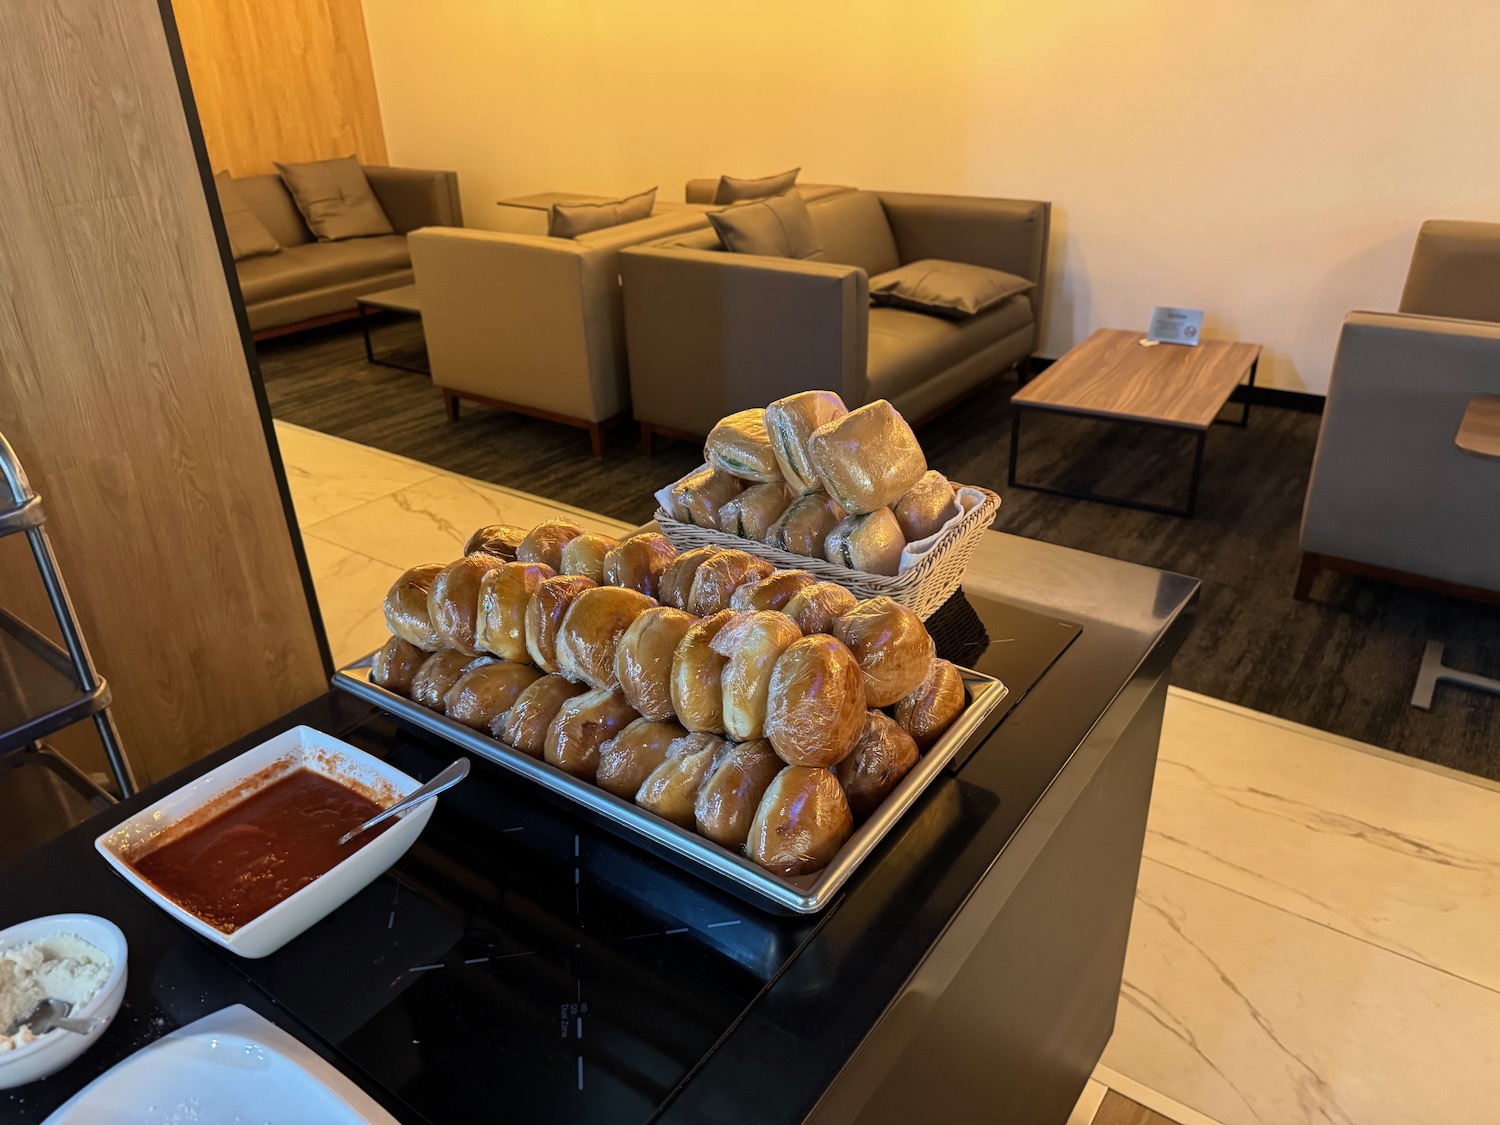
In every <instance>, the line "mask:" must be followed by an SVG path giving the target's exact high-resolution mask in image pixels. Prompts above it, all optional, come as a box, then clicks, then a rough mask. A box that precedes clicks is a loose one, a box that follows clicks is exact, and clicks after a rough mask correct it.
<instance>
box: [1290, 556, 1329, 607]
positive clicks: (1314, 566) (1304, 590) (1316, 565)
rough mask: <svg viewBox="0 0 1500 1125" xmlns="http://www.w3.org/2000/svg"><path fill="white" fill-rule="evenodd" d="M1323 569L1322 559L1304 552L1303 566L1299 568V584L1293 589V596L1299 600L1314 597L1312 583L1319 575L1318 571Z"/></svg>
mask: <svg viewBox="0 0 1500 1125" xmlns="http://www.w3.org/2000/svg"><path fill="white" fill-rule="evenodd" d="M1322 569H1323V561H1322V559H1321V558H1320V557H1319V556H1317V555H1314V554H1312V553H1310V552H1308V551H1303V552H1302V566H1301V567H1300V568H1299V569H1298V570H1297V585H1296V587H1295V588H1294V589H1293V590H1292V597H1294V598H1296V599H1297V600H1298V601H1299V602H1305V601H1307V600H1308V599H1309V598H1311V597H1312V585H1313V581H1314V579H1316V578H1317V577H1318V571H1320V570H1322Z"/></svg>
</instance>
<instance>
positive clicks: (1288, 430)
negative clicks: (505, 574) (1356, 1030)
mask: <svg viewBox="0 0 1500 1125" xmlns="http://www.w3.org/2000/svg"><path fill="white" fill-rule="evenodd" d="M375 335H376V348H377V352H382V351H384V350H386V349H390V350H391V354H392V355H396V356H404V357H405V358H406V359H407V361H408V362H409V361H410V360H411V359H412V358H413V357H414V356H418V355H420V334H419V329H418V328H417V326H416V324H415V322H412V321H386V322H382V323H380V324H379V325H378V326H377V328H376V333H375ZM260 362H261V370H262V373H263V375H264V378H265V384H266V389H267V393H268V395H269V397H270V402H271V410H272V413H273V414H274V415H275V417H277V418H281V419H284V420H286V421H288V422H293V423H296V424H298V425H301V426H307V427H309V428H311V429H316V430H321V431H323V432H325V433H330V434H335V435H337V436H339V437H343V438H348V439H350V440H352V441H357V442H361V443H363V444H365V445H371V446H375V447H376V448H379V449H384V450H387V451H389V452H392V453H398V454H401V455H403V456H406V457H412V458H415V459H417V460H420V461H424V462H427V463H429V464H433V465H437V466H439V467H441V468H444V469H448V470H451V471H453V472H457V473H463V474H466V475H468V476H473V477H478V478H480V479H482V480H488V481H492V482H494V483H496V484H503V485H508V486H510V487H512V488H518V489H522V490H524V491H527V492H531V493H535V494H537V495H541V496H546V497H550V498H552V499H555V500H559V501H563V502H565V503H569V504H574V505H577V506H579V507H582V508H587V509H590V510H593V511H597V512H601V513H603V514H605V515H609V516H613V517H615V518H616V519H621V520H628V521H632V522H644V521H646V520H649V519H650V518H651V514H652V512H653V510H654V508H655V502H654V501H653V500H652V498H651V492H652V490H653V489H655V488H657V487H659V486H660V485H661V484H663V483H665V482H667V481H670V480H673V479H675V478H676V477H678V476H680V475H682V474H683V473H685V472H687V471H688V470H690V469H692V468H694V467H695V466H697V465H698V464H699V463H700V461H701V451H700V450H699V449H697V448H695V447H692V446H689V445H686V444H684V443H675V442H665V443H663V445H662V448H661V449H659V450H658V452H657V454H656V456H655V457H653V458H649V459H648V458H646V457H644V456H642V455H641V453H640V452H639V450H638V447H637V445H636V433H635V430H634V427H630V426H625V427H620V428H619V429H617V430H616V431H614V432H613V433H611V434H610V435H609V440H608V443H607V446H606V455H605V457H604V458H603V460H602V461H599V460H595V459H594V458H592V457H590V456H589V445H588V437H587V436H586V435H585V434H584V433H583V431H581V430H572V429H568V428H566V427H563V426H558V425H554V424H551V423H547V422H539V421H534V420H532V419H529V418H524V417H520V416H517V415H511V414H505V413H502V412H499V411H494V410H488V409H485V408H482V407H475V406H470V405H467V404H466V405H465V407H464V412H463V416H462V417H461V418H460V420H459V421H458V422H457V423H452V424H450V423H449V422H447V421H446V420H445V418H444V416H443V407H442V402H441V398H440V396H439V395H438V393H437V392H436V391H435V390H434V389H433V387H432V386H431V384H430V382H429V381H428V380H427V379H426V378H425V377H423V376H421V375H416V374H411V373H409V372H405V371H397V370H392V369H389V368H384V367H372V366H371V365H369V364H368V363H366V362H365V359H364V352H363V347H362V345H361V343H360V338H359V331H358V329H357V328H348V327H336V328H333V329H328V330H324V331H322V332H318V333H309V334H305V335H302V336H299V337H292V338H290V339H288V340H282V341H270V342H268V343H266V344H263V345H261V348H260ZM1014 389H1015V384H1014V383H1013V382H999V383H996V384H993V385H992V386H991V387H990V388H988V389H987V390H986V391H985V392H983V393H982V394H980V395H978V396H976V397H974V398H972V399H970V400H968V401H967V402H966V403H965V404H964V405H963V406H962V407H961V408H959V409H956V410H954V411H952V412H950V413H949V414H947V415H946V416H944V417H942V418H940V419H938V420H937V421H935V422H933V423H932V424H930V425H928V426H926V427H924V428H923V429H922V431H921V432H920V434H919V436H920V437H921V439H922V444H923V446H924V448H925V449H926V452H927V456H928V460H929V462H930V463H931V464H932V465H933V467H935V468H938V469H940V470H942V471H943V472H944V473H946V474H947V475H949V476H950V477H952V478H953V479H955V480H960V481H965V482H970V483H974V484H982V485H985V486H987V487H989V488H993V489H995V490H996V491H999V492H1000V493H1001V494H1002V495H1003V496H1004V498H1005V502H1004V505H1003V506H1002V508H1001V510H1000V516H999V519H998V520H997V521H996V524H995V527H996V528H997V529H998V530H1001V531H1006V532H1010V533H1013V534H1016V535H1026V536H1030V537H1032V538H1035V539H1041V540H1045V541H1047V542H1051V543H1059V544H1063V545H1066V546H1069V547H1076V548H1078V549H1080V550H1085V551H1092V552H1095V553H1097V554H1102V555H1110V556H1113V557H1115V558H1121V559H1128V560H1130V561H1131V562H1137V563H1144V564H1146V565H1148V566H1154V567H1162V568H1165V569H1167V570H1175V571H1179V572H1181V573H1183V574H1191V575H1195V576H1196V577H1198V578H1200V579H1202V581H1203V592H1202V601H1201V604H1200V607H1199V614H1198V624H1197V627H1196V629H1195V630H1194V632H1193V634H1192V636H1191V637H1190V638H1189V639H1188V641H1187V644H1186V647H1185V648H1184V649H1183V651H1182V654H1181V655H1180V656H1179V657H1178V658H1177V663H1176V669H1175V674H1174V681H1175V682H1176V683H1177V684H1179V685H1181V686H1182V687H1184V688H1187V689H1189V690H1192V691H1196V692H1201V693H1202V694H1204V695H1210V696H1214V697H1216V698H1219V699H1224V700H1229V701H1230V702H1233V703H1238V704H1240V705H1242V706H1245V707H1249V708H1252V709H1253V710H1256V711H1263V712H1267V713H1269V714H1272V715H1279V716H1281V717H1283V718H1286V719H1290V720H1292V721H1294V722H1298V723H1305V724H1307V725H1308V726H1313V727H1318V728H1320V729H1322V730H1326V731H1331V732H1333V733H1335V734H1340V735H1344V736H1346V737H1349V738H1354V739H1358V740H1360V741H1361V742H1368V743H1373V744H1374V745H1376V746H1382V747H1385V748H1386V749H1389V750H1395V751H1398V752H1400V753H1403V754H1409V755H1412V756H1413V757H1417V758H1423V759H1426V760H1428V761H1432V762H1438V763H1441V764H1442V765H1445V766H1451V767H1454V768H1456V769H1461V770H1465V771H1468V772H1470V773H1474V774H1479V775H1481V776H1484V777H1488V778H1491V779H1494V780H1500V697H1496V696H1489V695H1483V694H1479V693H1475V692H1470V691H1465V690H1462V689H1458V688H1454V687H1452V686H1442V687H1439V689H1438V693H1437V698H1436V701H1435V704H1434V706H1433V709H1432V710H1431V711H1430V712H1424V711H1420V710H1418V709H1416V708H1415V707H1412V706H1411V704H1410V698H1411V692H1412V687H1413V684H1414V681H1415V678H1416V674H1417V667H1418V665H1419V663H1420V661H1421V657H1422V650H1423V646H1424V644H1425V643H1426V641H1427V640H1428V639H1429V638H1432V639H1438V640H1441V641H1443V642H1444V643H1445V644H1446V646H1447V651H1446V653H1445V662H1446V663H1447V664H1449V665H1452V666H1455V667H1459V668H1464V669H1467V670H1470V671H1475V672H1480V673H1482V674H1485V675H1489V676H1500V609H1497V608H1493V607H1485V606H1479V605H1475V604H1472V603H1469V602H1465V601H1461V600H1459V599H1455V598H1449V597H1446V596H1443V595H1440V594H1433V593H1427V592H1424V591H1419V590H1409V589H1405V588H1402V587H1398V586H1393V585H1388V584H1385V583H1381V582H1375V581H1370V580H1365V579H1358V578H1348V577H1342V576H1333V575H1325V576H1324V577H1323V578H1322V579H1321V580H1320V581H1319V583H1318V585H1317V586H1316V587H1315V589H1314V599H1315V601H1314V602H1313V603H1311V604H1307V603H1300V602H1297V601H1294V600H1293V599H1292V596H1291V590H1292V583H1293V580H1294V578H1295V577H1296V573H1297V564H1298V558H1299V554H1298V547H1297V535H1298V523H1299V521H1300V519H1301V515H1302V498H1303V494H1304V491H1305V490H1306V487H1307V475H1308V470H1309V467H1310V466H1311V464H1312V457H1313V451H1314V449H1315V447H1316V445H1317V436H1318V418H1317V416H1316V415H1313V414H1309V413H1303V412H1299V411H1294V410H1286V409H1277V408H1271V407H1265V406H1257V407H1255V408H1254V410H1253V411H1252V414H1251V420H1250V426H1249V428H1248V429H1246V430H1240V429H1235V428H1233V427H1229V426H1216V427H1215V428H1214V429H1213V430H1212V431H1211V432H1210V434H1209V438H1208V450H1207V455H1206V459H1205V464H1204V470H1203V483H1202V488H1201V491H1200V493H1199V498H1198V515H1197V518H1195V519H1191V520H1186V519H1180V518H1177V517H1173V516H1165V515H1155V514H1151V513H1147V512H1138V511H1129V510H1125V509H1121V508H1115V507H1111V506H1109V505H1105V504H1098V503H1090V502H1087V501H1080V500H1070V499H1063V498H1059V497H1052V496H1045V495H1040V494H1038V493H1034V492H1027V491H1023V490H1020V489H1007V488H1006V487H1005V480H1006V460H1007V457H1008V455H1009V449H1010V405H1009V399H1010V395H1011V392H1012V391H1013V390H1014ZM1230 409H1231V410H1232V411H1233V410H1237V409H1238V407H1231V408H1230ZM1191 462H1192V448H1191V439H1189V438H1187V437H1185V436H1183V435H1176V434H1172V433H1169V432H1166V431H1149V430H1144V429H1142V428H1140V427H1131V426H1120V425H1115V424H1110V423H1101V422H1094V421H1087V420H1083V419H1067V418H1060V417H1046V416H1028V418H1027V420H1026V423H1025V428H1024V429H1023V432H1022V456H1021V477H1022V479H1025V480H1040V481H1044V482H1046V483H1050V484H1058V485H1062V486H1065V487H1072V488H1088V489H1096V490H1099V491H1105V492H1110V493H1114V494H1120V495H1126V496H1132V497H1134V498H1137V499H1144V500H1155V501H1156V502H1158V503H1166V504H1177V503H1180V502H1181V500H1182V499H1183V493H1184V491H1185V489H1186V484H1187V480H1188V476H1189V473H1190V469H1191Z"/></svg>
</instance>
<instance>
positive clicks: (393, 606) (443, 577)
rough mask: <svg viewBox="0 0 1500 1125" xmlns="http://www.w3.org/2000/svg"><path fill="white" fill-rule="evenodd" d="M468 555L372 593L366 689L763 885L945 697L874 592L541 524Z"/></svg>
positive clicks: (800, 852) (919, 743)
mask: <svg viewBox="0 0 1500 1125" xmlns="http://www.w3.org/2000/svg"><path fill="white" fill-rule="evenodd" d="M751 452H753V450H752V451H750V452H746V451H743V450H738V451H736V458H737V459H735V460H734V461H733V463H734V464H735V466H736V467H737V468H739V469H740V470H741V471H745V469H746V468H747V466H758V468H757V471H764V472H770V471H772V468H773V467H774V466H776V465H777V464H779V462H778V461H777V459H776V458H775V457H774V456H772V455H771V454H769V453H768V454H767V455H766V456H765V457H763V458H762V459H761V460H760V462H758V463H757V462H755V461H753V459H752V457H751ZM765 483H773V482H765ZM575 545H579V546H576V547H575ZM470 546H471V547H472V548H473V553H472V554H469V555H466V556H465V557H464V558H463V559H460V560H458V561H456V562H453V563H450V564H448V565H447V566H440V565H431V566H419V567H414V568H413V569H411V570H409V571H407V572H406V573H405V574H403V575H402V576H401V577H400V578H399V579H398V580H397V581H396V583H395V585H394V586H392V587H391V590H390V592H389V593H388V594H387V595H386V601H385V614H386V621H387V623H388V624H389V626H390V628H391V632H392V636H391V639H390V640H389V641H387V642H386V644H385V645H384V646H383V647H382V648H381V649H380V650H379V651H378V652H376V653H375V656H374V658H373V659H372V662H371V667H370V680H371V682H373V683H375V684H376V685H378V686H380V687H383V688H385V689H387V690H389V691H392V692H395V693H397V694H400V695H403V696H407V697H409V698H411V699H413V700H415V701H416V702H418V703H421V704H422V705H424V706H426V707H430V708H432V709H433V710H435V711H440V712H442V713H444V714H446V715H447V716H448V717H449V718H452V719H454V720H456V721H457V722H460V723H463V724H464V725H466V726H469V727H472V728H474V729H476V730H483V731H487V732H488V733H489V734H491V735H492V736H494V737H495V738H497V739H499V740H500V741H502V742H504V743H505V744H507V745H508V746H510V747H512V748H514V749H515V750H518V751H520V752H521V753H524V754H529V755H531V756H533V757H538V758H541V759H543V760H544V761H546V762H548V763H549V764H551V765H553V766H555V767H557V768H558V769H561V770H564V771H565V772H567V773H569V774H571V775H573V776H575V777H578V778H581V779H584V780H587V781H591V782H593V783H595V784H597V785H599V786H600V787H601V788H603V789H605V790H607V791H608V792H610V793H613V794H614V795H616V796H617V797H620V798H622V799H625V800H630V801H634V802H635V803H636V804H638V805H640V806H641V807H642V808H644V809H647V810H648V811H650V812H652V813H655V814H656V815H658V816H661V817H663V818H664V819H666V820H669V821H671V822H672V823H674V824H677V825H680V826H681V827H683V828H687V829H691V830H695V831H697V832H698V833H699V834H701V835H702V836H704V837H705V838H707V839H708V840H711V841H712V842H713V843H715V844H718V845H720V846H722V847H725V848H729V849H730V850H732V851H735V852H737V853H739V854H742V855H746V856H748V857H749V858H750V859H752V860H754V861H755V862H756V863H758V864H760V865H761V866H763V867H765V868H766V869H768V870H770V871H773V872H775V873H777V874H780V875H783V876H789V877H792V876H799V875H807V874H811V873H813V872H816V871H818V870H820V869H822V868H823V867H825V866H826V865H827V864H828V863H829V861H830V860H832V858H833V857H834V855H835V854H837V852H838V850H839V849H840V848H841V847H842V846H843V844H844V842H845V841H846V840H847V839H848V838H849V836H850V835H851V834H852V832H853V830H854V826H855V824H856V822H857V821H859V820H861V819H863V818H865V817H867V816H869V815H870V813H872V812H873V811H874V810H875V809H876V808H877V807H879V805H880V803H881V802H882V801H883V800H885V798H886V797H887V796H888V795H889V794H890V793H891V792H892V791H893V790H894V789H895V788H896V786H897V785H898V784H899V783H900V782H901V779H902V778H903V777H905V775H906V774H907V773H908V772H909V771H910V770H911V768H912V767H913V766H914V765H915V764H916V763H917V761H918V760H919V758H920V756H921V754H922V753H923V752H925V751H926V750H927V749H928V748H929V747H931V746H932V745H933V744H934V743H935V742H936V741H937V740H938V738H940V737H941V736H942V734H943V732H944V731H945V730H947V728H948V727H949V725H951V724H952V722H953V721H954V720H955V719H956V718H958V716H959V715H960V714H961V713H962V712H963V710H964V708H965V706H966V705H967V696H966V692H965V688H964V684H963V680H962V678H961V677H960V676H959V673H958V672H957V670H956V669H955V668H954V667H953V665H951V664H949V663H948V662H947V661H945V660H939V659H937V658H936V655H935V652H934V648H933V643H932V639H931V637H930V636H928V633H927V629H926V627H925V626H924V625H923V624H922V621H921V619H920V618H919V617H917V615H916V614H915V613H913V612H912V611H911V610H909V609H907V608H906V607H905V606H902V605H900V604H898V603H896V602H894V601H892V600H891V599H890V598H873V599H870V600H867V601H858V600H856V599H855V597H854V596H853V595H852V594H850V593H849V592H848V591H847V590H845V589H844V588H843V587H841V586H835V585H832V584H831V583H826V582H818V581H816V580H815V579H814V578H813V576H812V575H810V574H807V573H806V572H804V571H795V570H789V571H777V570H774V569H773V568H772V567H771V565H770V564H769V563H767V562H765V561H764V560H762V559H757V558H755V557H753V556H751V555H748V554H746V553H745V552H743V551H735V550H722V549H720V548H716V547H703V548H698V549H695V550H692V551H688V552H685V553H683V554H680V555H679V554H678V553H677V552H676V551H675V549H673V547H672V545H671V543H670V542H668V541H667V540H666V539H665V538H664V537H662V536H661V535H656V534H652V533H643V534H639V535H635V536H632V537H630V538H628V539H626V540H625V541H623V542H616V541H614V540H609V539H606V538H605V537H603V536H589V535H585V533H584V532H583V530H582V529H581V528H578V527H576V526H574V525H572V524H568V523H566V522H565V521H561V520H552V521H548V522H546V523H544V524H540V525H538V526H537V527H535V528H533V529H531V531H530V532H522V531H520V530H519V529H516V528H504V527H499V528H481V529H480V530H479V531H478V532H476V533H475V535H474V537H473V538H472V539H471V540H470Z"/></svg>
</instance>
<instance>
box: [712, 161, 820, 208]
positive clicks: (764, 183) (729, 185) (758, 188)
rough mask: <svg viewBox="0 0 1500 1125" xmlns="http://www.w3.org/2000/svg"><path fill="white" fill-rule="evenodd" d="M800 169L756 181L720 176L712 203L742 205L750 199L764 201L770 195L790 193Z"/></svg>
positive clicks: (763, 177)
mask: <svg viewBox="0 0 1500 1125" xmlns="http://www.w3.org/2000/svg"><path fill="white" fill-rule="evenodd" d="M801 171H802V169H801V168H793V169H792V170H791V171H790V172H782V173H780V174H778V175H775V176H762V177H761V178H760V179H758V180H740V179H736V178H735V177H734V176H720V177H719V186H718V187H717V188H715V189H714V202H715V203H718V204H726V203H744V202H745V201H746V200H750V199H766V198H768V197H769V196H772V195H780V194H781V193H782V192H785V191H791V190H792V188H793V187H794V186H795V185H796V183H797V174H798V173H799V172H801Z"/></svg>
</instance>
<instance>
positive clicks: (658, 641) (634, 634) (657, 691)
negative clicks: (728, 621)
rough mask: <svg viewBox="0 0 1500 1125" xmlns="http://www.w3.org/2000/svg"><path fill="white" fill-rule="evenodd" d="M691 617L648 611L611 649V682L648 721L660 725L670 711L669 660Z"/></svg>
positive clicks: (668, 610) (667, 610) (662, 610)
mask: <svg viewBox="0 0 1500 1125" xmlns="http://www.w3.org/2000/svg"><path fill="white" fill-rule="evenodd" d="M696 624H698V619H697V618H696V617H694V616H693V615H692V614H691V613H684V612H683V611H682V610H680V609H673V608H672V607H671V606H665V605H663V606H657V607H656V608H655V609H648V610H647V611H646V612H645V613H643V614H641V615H640V616H639V617H637V618H636V619H635V620H634V621H632V622H631V623H630V628H628V629H626V630H625V635H624V636H622V637H621V638H620V643H619V644H618V645H617V646H616V647H615V678H616V679H617V680H619V682H620V689H621V690H622V691H623V692H624V693H625V698H626V699H628V700H629V701H630V705H631V706H632V707H634V708H635V709H636V710H637V711H639V712H640V713H641V714H642V715H644V716H645V717H646V718H648V719H655V720H657V721H658V722H664V721H665V720H667V719H670V718H671V717H672V716H673V715H674V714H675V713H676V712H675V711H674V710H673V709H672V660H673V658H674V657H675V656H676V654H677V646H678V645H679V644H681V643H682V638H683V637H685V636H687V634H688V630H689V629H691V628H692V627H693V626H694V625H696Z"/></svg>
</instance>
